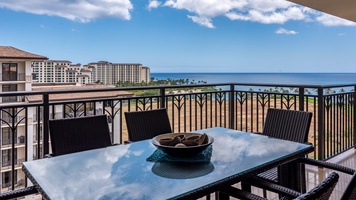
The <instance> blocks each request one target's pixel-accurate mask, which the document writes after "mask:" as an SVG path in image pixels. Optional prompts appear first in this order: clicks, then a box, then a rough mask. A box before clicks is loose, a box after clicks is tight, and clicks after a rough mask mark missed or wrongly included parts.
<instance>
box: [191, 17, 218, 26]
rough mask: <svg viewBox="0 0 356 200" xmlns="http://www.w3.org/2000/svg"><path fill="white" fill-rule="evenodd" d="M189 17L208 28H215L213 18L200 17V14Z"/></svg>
mask: <svg viewBox="0 0 356 200" xmlns="http://www.w3.org/2000/svg"><path fill="white" fill-rule="evenodd" d="M188 18H190V19H192V20H193V22H195V23H197V24H200V25H201V26H205V27H208V28H215V27H214V25H213V23H212V21H211V19H209V18H206V17H199V16H189V15H188Z"/></svg>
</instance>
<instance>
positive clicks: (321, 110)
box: [318, 87, 325, 160]
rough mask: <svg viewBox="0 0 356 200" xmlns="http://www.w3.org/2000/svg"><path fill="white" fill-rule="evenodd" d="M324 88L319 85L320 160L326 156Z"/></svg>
mask: <svg viewBox="0 0 356 200" xmlns="http://www.w3.org/2000/svg"><path fill="white" fill-rule="evenodd" d="M324 132H325V126H324V88H322V87H318V160H324V158H325V133H324Z"/></svg>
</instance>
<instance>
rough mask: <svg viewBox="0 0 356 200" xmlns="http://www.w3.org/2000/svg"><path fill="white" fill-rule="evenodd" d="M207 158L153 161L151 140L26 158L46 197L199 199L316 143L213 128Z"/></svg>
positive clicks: (26, 168)
mask: <svg viewBox="0 0 356 200" xmlns="http://www.w3.org/2000/svg"><path fill="white" fill-rule="evenodd" d="M194 132H199V133H206V134H208V135H209V136H212V137H214V143H213V144H212V154H211V158H210V161H208V162H202V163H200V162H191V163H182V162H150V161H147V160H146V159H147V158H148V157H150V156H151V155H152V154H153V153H154V152H155V151H156V147H155V146H154V145H153V144H152V143H151V141H150V140H144V141H140V142H134V143H131V144H126V145H116V146H111V147H107V148H101V149H95V150H89V151H84V152H79V153H72V154H67V155H62V156H57V157H51V158H44V159H39V160H34V161H28V162H24V163H23V171H24V172H25V174H26V175H27V177H28V178H29V179H30V180H31V182H32V183H33V184H34V185H35V186H36V188H37V189H38V190H39V191H40V193H41V194H42V196H43V198H44V199H54V200H57V199H58V200H60V199H66V200H72V199H73V200H74V199H103V200H106V199H155V200H159V199H181V198H198V197H201V196H204V195H206V194H209V193H211V192H214V191H218V190H219V188H221V187H223V186H225V185H229V184H231V183H234V182H238V181H241V180H242V179H243V178H246V177H248V176H252V175H255V174H257V173H259V172H261V171H263V170H267V169H270V168H273V167H276V166H278V165H280V164H284V163H286V162H288V161H291V160H294V159H296V158H297V157H300V156H304V155H305V154H307V153H309V152H312V151H313V150H314V148H313V146H312V145H308V144H301V143H296V142H291V141H286V140H280V139H274V138H269V137H266V136H263V135H258V134H252V133H247V132H241V131H236V130H231V129H227V128H220V127H216V128H209V129H204V130H199V131H194Z"/></svg>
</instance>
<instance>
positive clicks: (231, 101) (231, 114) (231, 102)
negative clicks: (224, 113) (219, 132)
mask: <svg viewBox="0 0 356 200" xmlns="http://www.w3.org/2000/svg"><path fill="white" fill-rule="evenodd" d="M234 100H235V85H234V84H231V85H230V94H229V128H231V129H235V106H234V105H235V101H234Z"/></svg>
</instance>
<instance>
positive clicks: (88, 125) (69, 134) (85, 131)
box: [49, 115, 112, 156]
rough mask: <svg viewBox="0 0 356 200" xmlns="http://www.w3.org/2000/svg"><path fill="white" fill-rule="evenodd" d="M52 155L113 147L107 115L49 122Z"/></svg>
mask: <svg viewBox="0 0 356 200" xmlns="http://www.w3.org/2000/svg"><path fill="white" fill-rule="evenodd" d="M49 131H50V136H51V146H52V155H53V156H58V155H63V154H68V153H74V152H79V151H85V150H90V149H97V148H102V147H107V146H111V145H112V143H111V138H110V130H109V124H108V118H107V116H106V115H95V116H85V117H77V118H63V119H51V120H49Z"/></svg>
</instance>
